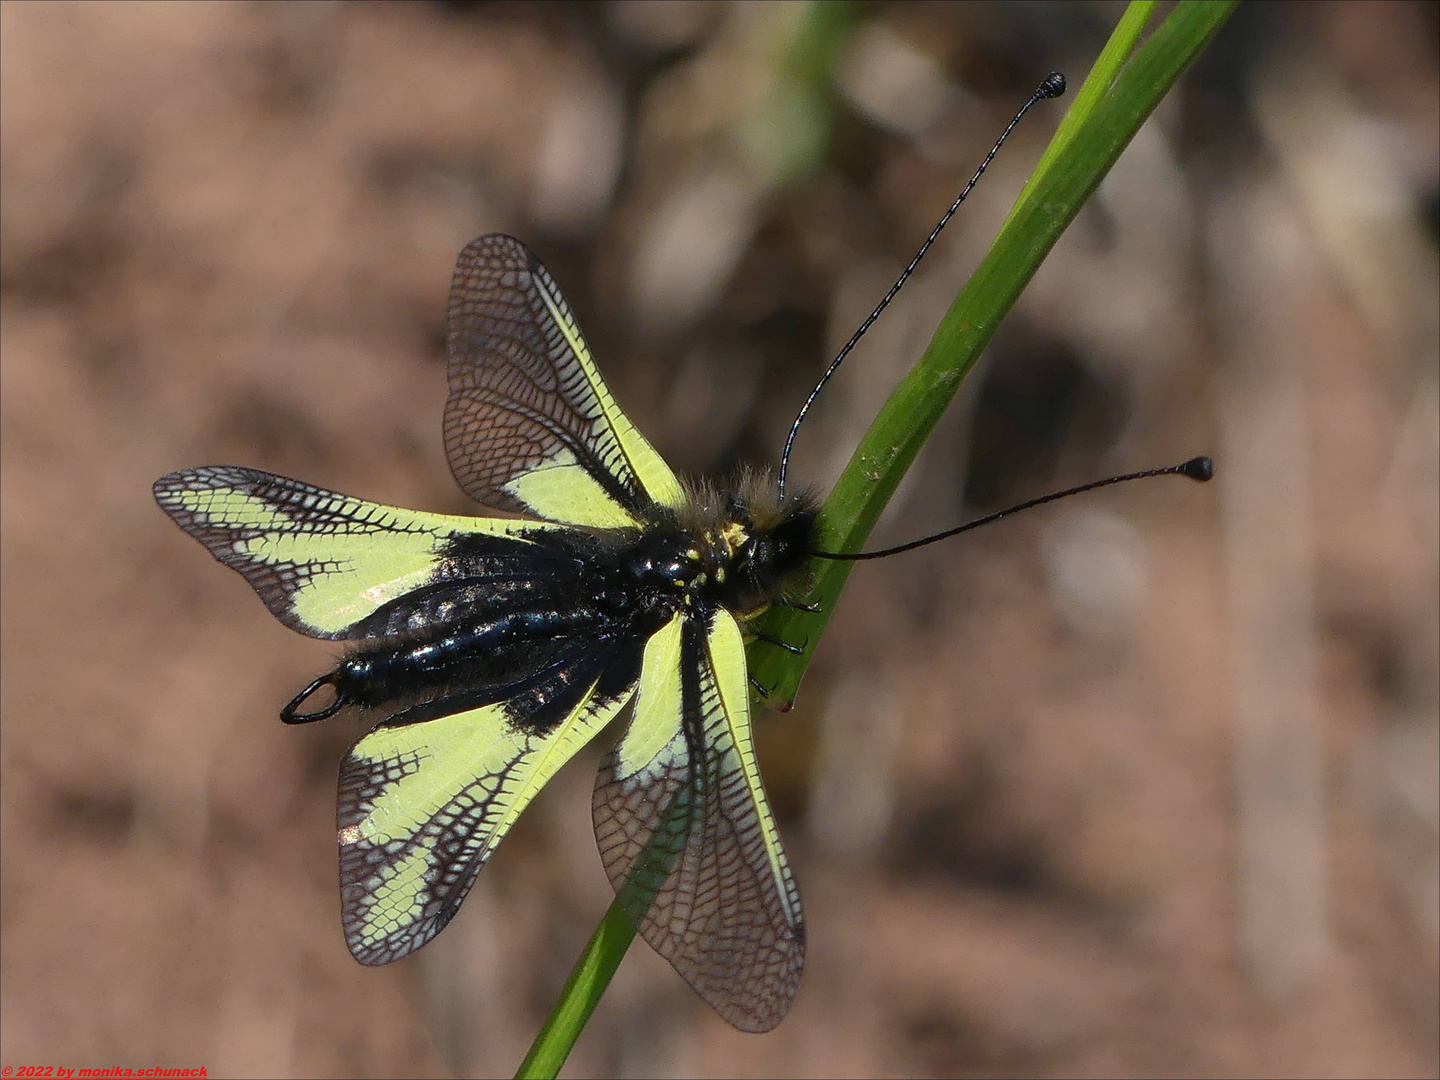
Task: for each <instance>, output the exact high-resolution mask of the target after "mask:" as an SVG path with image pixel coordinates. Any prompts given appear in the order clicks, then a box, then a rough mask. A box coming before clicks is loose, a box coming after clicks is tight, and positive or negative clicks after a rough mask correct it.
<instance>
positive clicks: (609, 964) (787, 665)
mask: <svg viewBox="0 0 1440 1080" xmlns="http://www.w3.org/2000/svg"><path fill="white" fill-rule="evenodd" d="M1154 6H1155V5H1154V3H1153V2H1152V0H1136V2H1134V3H1132V4H1131V5H1130V6H1129V8H1128V9H1127V10H1126V11H1125V13H1124V15H1123V16H1122V17H1121V19H1120V22H1119V23H1118V25H1117V26H1116V29H1115V32H1114V33H1113V34H1112V35H1111V38H1110V41H1109V43H1108V44H1107V45H1106V46H1105V49H1104V50H1103V51H1102V52H1101V54H1100V57H1099V58H1098V59H1097V61H1096V63H1095V66H1094V68H1093V69H1092V70H1091V72H1090V74H1089V76H1088V77H1087V78H1086V80H1085V83H1084V85H1083V86H1082V87H1081V89H1080V92H1079V93H1078V94H1076V96H1075V100H1074V103H1073V105H1072V106H1071V108H1070V110H1069V112H1068V113H1067V114H1066V116H1065V118H1064V119H1063V120H1062V121H1061V124H1060V127H1059V129H1058V130H1057V132H1056V136H1055V138H1054V139H1053V140H1052V142H1051V145H1050V147H1049V148H1048V149H1047V150H1046V152H1045V154H1044V155H1043V156H1042V157H1041V159H1040V163H1039V165H1038V166H1037V167H1036V170H1035V172H1034V174H1033V175H1032V176H1031V178H1030V181H1029V182H1028V183H1027V184H1026V186H1025V188H1024V189H1022V192H1021V195H1020V198H1019V199H1018V200H1017V201H1016V204H1015V207H1014V209H1013V210H1012V211H1011V213H1010V217H1009V218H1008V219H1007V220H1006V222H1005V224H1004V225H1003V226H1002V228H1001V230H1000V234H999V236H998V237H997V238H996V240H995V243H994V245H993V246H992V247H991V249H990V252H989V254H987V255H986V257H985V259H984V260H983V261H982V262H981V264H980V266H979V267H978V268H977V269H976V271H975V274H974V276H973V277H971V279H970V280H969V282H967V283H966V285H965V287H964V288H963V289H961V290H960V293H959V295H958V296H957V297H956V298H955V302H954V303H953V304H952V305H951V306H950V310H949V311H947V312H946V314H945V317H944V318H943V319H942V320H941V322H940V325H939V327H938V328H937V329H936V331H935V335H934V337H933V338H932V339H931V341H930V344H929V346H928V347H927V348H926V350H925V353H924V355H923V356H922V357H921V358H920V360H919V362H918V363H917V364H916V365H915V367H914V368H913V369H912V370H911V371H910V373H909V374H908V375H906V376H905V378H904V379H902V380H901V382H900V384H899V385H898V386H897V387H896V388H895V392H894V393H893V394H891V396H890V398H889V400H888V401H886V403H885V405H884V406H883V407H882V408H881V410H880V414H879V416H877V417H876V419H875V422H874V423H873V424H872V425H871V426H870V430H869V431H868V432H866V434H865V436H864V438H862V439H861V440H860V444H859V446H858V447H857V448H856V450H855V453H854V455H853V456H852V457H851V459H850V463H849V464H848V465H847V466H846V468H845V471H844V473H843V474H842V475H841V477H840V479H839V481H838V482H837V483H836V485H835V488H834V490H833V491H832V492H831V493H830V496H829V498H827V499H826V500H825V504H824V507H823V509H822V512H821V518H822V521H823V522H824V535H823V537H822V543H824V544H825V545H826V548H827V550H830V551H858V550H860V548H861V546H862V545H863V544H864V543H865V540H866V539H867V538H868V537H869V535H870V531H871V529H873V528H874V526H875V522H876V520H877V519H878V518H879V516H880V512H881V511H882V510H883V509H884V507H885V504H886V503H887V502H888V501H889V500H890V497H891V495H893V494H894V492H895V488H896V486H897V485H898V484H899V483H900V479H901V477H903V476H904V474H905V471H906V470H907V469H908V468H909V467H910V464H911V462H913V461H914V460H915V456H916V454H918V453H919V451H920V447H921V446H922V445H923V444H924V442H925V439H926V437H927V436H928V435H929V434H930V431H931V429H932V428H933V427H934V426H935V424H936V422H937V421H938V420H939V419H940V416H941V415H942V414H943V413H944V411H945V409H946V407H947V406H948V405H949V403H950V399H951V398H952V397H953V396H954V394H955V391H956V390H958V389H959V387H960V382H961V380H962V379H963V378H964V377H965V375H966V374H967V373H968V372H969V371H970V369H971V368H972V367H974V365H975V363H976V361H977V360H978V359H979V357H980V353H981V351H982V350H983V349H984V348H985V346H986V344H988V343H989V341H990V338H991V337H992V336H993V334H994V333H995V330H996V328H997V327H998V326H999V325H1000V320H1001V319H1002V318H1003V317H1004V315H1005V313H1006V312H1008V311H1009V310H1010V307H1011V306H1012V305H1013V304H1014V303H1015V300H1016V298H1017V297H1018V296H1019V295H1020V291H1021V290H1022V289H1023V288H1024V287H1025V285H1026V283H1027V282H1029V280H1030V278H1031V277H1032V276H1033V275H1034V273H1035V271H1036V269H1037V268H1038V267H1039V265H1040V262H1041V260H1043V259H1044V257H1045V256H1046V254H1048V253H1049V251H1050V249H1051V248H1052V247H1053V246H1054V245H1055V242H1056V241H1057V240H1058V239H1059V238H1060V234H1061V233H1062V232H1064V230H1065V228H1066V226H1067V225H1069V224H1070V222H1071V220H1073V219H1074V217H1075V215H1076V214H1077V213H1078V212H1079V210H1080V207H1081V206H1082V205H1083V204H1084V202H1085V200H1086V199H1087V198H1088V197H1089V196H1090V194H1091V193H1092V192H1093V191H1094V190H1095V188H1096V186H1097V185H1098V184H1099V183H1100V181H1101V179H1102V178H1103V177H1104V176H1105V173H1106V172H1108V171H1109V169H1110V166H1111V165H1113V164H1114V162H1115V159H1116V158H1118V157H1119V156H1120V153H1121V151H1122V150H1124V149H1125V146H1126V145H1127V144H1128V143H1129V142H1130V140H1131V138H1133V137H1134V135H1135V132H1136V131H1138V130H1139V129H1140V125H1141V124H1143V123H1144V122H1145V119H1146V118H1147V117H1148V116H1149V115H1150V113H1151V112H1153V111H1154V109H1155V106H1156V105H1158V104H1159V102H1160V100H1161V98H1163V97H1164V96H1165V94H1166V93H1167V92H1168V91H1169V89H1170V87H1171V86H1172V85H1174V83H1175V80H1176V79H1178V78H1179V77H1180V75H1181V74H1182V73H1183V72H1184V71H1185V69H1186V68H1187V67H1189V66H1190V64H1191V63H1192V62H1193V61H1194V59H1195V58H1196V56H1198V55H1199V54H1200V52H1201V50H1203V49H1204V47H1205V46H1206V44H1207V43H1208V42H1209V41H1210V39H1211V38H1212V37H1213V36H1214V35H1215V33H1216V31H1217V30H1219V29H1220V26H1221V25H1222V24H1223V23H1224V22H1225V20H1226V18H1227V17H1228V16H1229V14H1230V12H1231V10H1232V9H1233V8H1234V6H1235V0H1185V2H1182V3H1180V4H1178V5H1177V6H1176V7H1175V9H1174V10H1173V11H1172V12H1171V13H1170V14H1169V16H1168V17H1167V18H1166V19H1165V21H1164V22H1163V23H1161V25H1160V26H1158V27H1157V28H1156V29H1155V31H1154V32H1153V33H1152V34H1151V35H1150V37H1149V38H1148V39H1146V40H1145V41H1144V42H1143V44H1141V45H1140V47H1139V48H1138V49H1136V48H1135V44H1136V42H1137V41H1138V40H1139V38H1140V35H1141V33H1142V32H1143V30H1144V27H1145V25H1146V23H1147V21H1148V19H1149V17H1150V14H1151V12H1152V10H1153V8H1154ZM852 565H853V564H851V563H845V562H830V561H824V562H819V563H818V565H816V566H815V578H814V584H813V586H812V588H811V592H810V596H809V599H810V600H811V601H812V602H814V603H817V604H819V605H820V607H821V611H820V612H818V613H813V614H812V613H808V612H801V611H794V610H788V609H787V610H780V609H777V610H775V611H772V612H770V613H769V614H767V615H766V616H765V618H764V620H763V625H762V627H761V629H763V630H764V632H765V633H767V634H768V635H772V636H776V637H780V638H782V639H784V640H786V641H793V642H802V641H803V642H805V643H806V644H805V648H804V652H803V654H802V655H800V656H791V655H789V654H787V653H784V652H781V651H780V650H778V649H775V648H763V649H762V648H756V649H752V655H751V670H752V671H753V673H754V674H755V676H756V678H757V679H758V681H759V682H760V683H761V684H762V685H765V686H768V687H772V688H773V690H772V694H771V699H770V700H771V701H773V702H781V703H788V702H789V701H791V700H793V698H794V695H795V691H796V689H797V687H798V686H799V683H800V677H801V675H802V674H803V672H804V670H805V666H806V664H807V663H809V660H810V657H811V655H812V654H813V653H814V649H815V645H816V643H817V642H818V640H819V638H820V634H821V631H822V630H823V629H824V627H825V624H826V622H827V621H828V619H829V617H830V613H831V612H832V611H833V610H834V608H835V601H836V599H837V597H838V596H839V594H840V589H841V587H842V586H843V585H844V583H845V579H846V578H847V577H848V576H849V574H850V570H851V569H852ZM633 937H634V930H633V929H632V928H631V927H630V923H629V920H628V919H627V918H626V917H625V914H624V912H623V911H622V910H621V908H620V907H619V905H618V903H616V904H612V905H611V907H610V910H609V911H607V912H606V914H605V918H604V920H603V921H602V922H601V924H600V926H599V928H597V929H596V931H595V935H594V936H593V937H592V938H591V939H590V944H589V945H588V946H587V947H586V949H585V952H584V954H583V955H582V956H581V957H580V960H579V961H578V962H577V964H576V967H575V970H574V972H572V974H571V976H570V980H569V981H568V982H567V983H566V984H565V989H564V990H563V991H562V992H561V995H560V1000H559V1001H558V1002H557V1003H556V1006H555V1009H554V1011H553V1012H552V1013H551V1014H550V1018H549V1019H548V1020H547V1021H546V1023H545V1026H544V1027H543V1028H541V1030H540V1034H539V1035H538V1036H536V1039H535V1044H534V1045H533V1046H532V1047H531V1049H530V1053H529V1054H528V1055H527V1056H526V1058H525V1061H524V1062H523V1063H522V1064H521V1066H520V1070H519V1072H518V1073H517V1074H516V1075H517V1076H520V1077H553V1076H555V1075H556V1074H557V1073H558V1072H559V1069H560V1067H561V1066H562V1065H563V1064H564V1062H565V1058H566V1057H567V1056H568V1055H569V1053H570V1049H571V1047H573V1046H574V1044H575V1040H576V1039H577V1038H578V1037H579V1035H580V1031H581V1029H583V1027H584V1025H585V1021H586V1020H588V1019H589V1017H590V1014H591V1013H592V1012H593V1011H594V1008H595V1005H596V1003H597V1002H598V1001H599V998H600V995H601V994H602V993H603V992H604V990H605V987H606V986H607V985H608V984H609V981H610V977H611V976H612V975H613V974H614V972H615V969H616V967H618V966H619V963H620V960H621V958H622V957H623V956H624V953H625V949H626V948H627V947H628V946H629V944H630V941H631V940H632V939H633Z"/></svg>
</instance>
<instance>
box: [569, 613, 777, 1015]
mask: <svg viewBox="0 0 1440 1080" xmlns="http://www.w3.org/2000/svg"><path fill="white" fill-rule="evenodd" d="M672 628H675V629H673V630H672ZM677 642H678V648H677V647H676V643H677ZM672 665H673V666H672ZM594 817H595V837H596V840H597V842H598V844H599V846H600V857H601V861H602V862H603V863H604V864H605V869H606V872H607V874H609V876H610V881H611V884H612V885H613V886H614V887H615V890H616V894H617V895H618V896H619V898H620V902H621V904H622V906H623V907H624V908H625V910H626V913H627V914H628V915H629V916H630V918H631V920H632V921H633V922H634V923H635V926H636V928H637V929H638V930H639V932H640V933H641V935H642V936H643V937H644V938H645V940H646V941H648V942H649V943H650V945H651V946H652V947H653V948H654V949H655V950H656V951H657V952H659V953H660V955H662V956H664V957H665V958H666V959H667V960H669V961H670V963H671V964H673V965H674V966H675V969H676V970H677V971H678V972H679V973H680V974H681V975H682V976H683V977H684V978H685V980H686V982H688V983H689V984H690V985H691V986H692V987H694V989H695V990H696V992H697V993H699V994H700V996H701V997H703V998H704V999H705V1000H706V1001H707V1002H709V1003H710V1004H711V1005H712V1006H713V1007H714V1008H715V1010H716V1011H717V1012H719V1013H720V1015H721V1016H723V1017H724V1018H725V1019H726V1020H728V1021H729V1022H730V1023H732V1024H734V1025H735V1026H736V1027H738V1028H741V1029H742V1030H745V1031H769V1030H770V1029H771V1028H773V1027H774V1026H775V1025H776V1024H778V1023H779V1022H780V1021H781V1019H783V1018H784V1016H785V1013H786V1011H787V1010H788V1009H789V1007H790V1002H791V1000H792V999H793V998H794V996H795V991H796V989H797V988H798V986H799V982H800V970H801V967H802V966H803V964H804V958H805V928H804V919H803V916H802V914H801V910H800V896H799V893H798V891H797V890H796V888H795V882H794V878H793V877H792V875H791V873H790V868H789V865H788V864H787V862H786V860H785V853H784V850H783V848H782V846H781V843H780V835H779V832H778V830H777V829H776V827H775V821H774V816H773V815H772V814H771V812H770V808H769V804H768V802H767V800H766V798H765V791H764V788H763V786H762V784H761V782H760V774H759V772H758V770H757V769H756V765H755V755H754V749H753V746H752V744H751V739H750V711H749V687H748V677H747V674H746V667H745V653H744V643H743V641H742V639H741V636H740V629H739V627H738V625H737V624H736V622H735V619H734V618H733V616H731V615H730V614H729V613H728V612H727V611H725V610H723V609H721V610H717V611H715V612H714V614H713V616H712V618H711V620H710V625H709V626H708V627H707V626H703V625H701V623H700V621H699V620H697V619H695V618H691V617H687V616H680V617H678V618H677V622H676V623H672V624H671V625H670V626H669V627H666V628H665V629H663V630H661V631H660V632H659V633H657V634H656V635H655V636H654V637H652V638H651V641H650V643H649V645H648V646H647V648H646V651H645V660H644V668H643V672H642V675H641V681H640V690H639V696H638V698H637V701H636V707H635V718H634V721H633V722H632V724H631V727H630V729H629V730H628V731H627V732H626V734H625V736H624V738H623V739H622V740H621V741H620V743H619V745H618V746H616V748H615V749H614V750H613V751H611V753H610V754H609V755H608V756H607V757H606V759H605V761H604V763H603V764H602V765H601V768H600V775H599V777H598V779H597V781H596V786H595V797H594Z"/></svg>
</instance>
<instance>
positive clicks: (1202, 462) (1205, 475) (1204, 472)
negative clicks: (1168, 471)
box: [1180, 454, 1215, 484]
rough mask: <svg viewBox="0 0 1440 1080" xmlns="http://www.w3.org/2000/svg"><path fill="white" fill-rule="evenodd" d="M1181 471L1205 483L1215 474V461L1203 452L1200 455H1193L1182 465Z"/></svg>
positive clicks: (1192, 478)
mask: <svg viewBox="0 0 1440 1080" xmlns="http://www.w3.org/2000/svg"><path fill="white" fill-rule="evenodd" d="M1180 472H1182V473H1184V474H1185V475H1186V476H1188V477H1189V478H1190V479H1191V480H1198V481H1200V483H1202V484H1203V483H1204V482H1205V481H1206V480H1209V479H1210V478H1211V477H1212V476H1214V475H1215V462H1213V461H1211V460H1210V459H1209V458H1208V457H1205V456H1204V455H1203V454H1202V455H1201V456H1200V457H1193V458H1191V459H1190V460H1189V461H1187V462H1185V464H1184V465H1181V466H1180Z"/></svg>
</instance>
